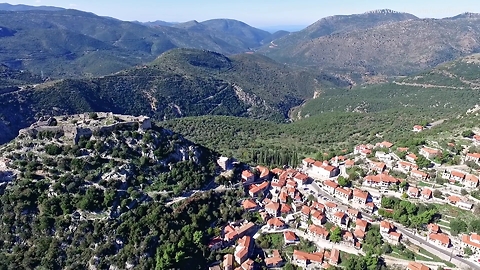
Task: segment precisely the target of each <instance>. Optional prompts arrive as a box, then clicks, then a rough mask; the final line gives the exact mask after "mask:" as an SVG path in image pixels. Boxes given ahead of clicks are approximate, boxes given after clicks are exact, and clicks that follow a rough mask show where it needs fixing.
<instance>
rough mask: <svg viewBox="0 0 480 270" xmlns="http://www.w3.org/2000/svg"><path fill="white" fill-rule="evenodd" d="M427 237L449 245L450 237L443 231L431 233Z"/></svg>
mask: <svg viewBox="0 0 480 270" xmlns="http://www.w3.org/2000/svg"><path fill="white" fill-rule="evenodd" d="M428 237H429V238H430V239H431V240H434V241H439V242H440V243H442V244H444V245H449V244H450V238H449V237H448V235H446V234H444V233H431V234H430V235H429V236H428Z"/></svg>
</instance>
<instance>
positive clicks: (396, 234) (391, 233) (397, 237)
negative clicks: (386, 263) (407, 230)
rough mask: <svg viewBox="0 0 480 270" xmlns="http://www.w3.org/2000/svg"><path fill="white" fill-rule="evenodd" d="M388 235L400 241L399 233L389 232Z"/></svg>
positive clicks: (400, 235)
mask: <svg viewBox="0 0 480 270" xmlns="http://www.w3.org/2000/svg"><path fill="white" fill-rule="evenodd" d="M388 234H389V235H391V236H393V237H395V238H396V239H400V237H402V234H401V233H399V232H389V233H388Z"/></svg>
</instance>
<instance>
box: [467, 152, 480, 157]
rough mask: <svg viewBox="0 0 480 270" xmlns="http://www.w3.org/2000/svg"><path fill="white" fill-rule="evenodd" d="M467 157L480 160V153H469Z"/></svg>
mask: <svg viewBox="0 0 480 270" xmlns="http://www.w3.org/2000/svg"><path fill="white" fill-rule="evenodd" d="M467 157H473V158H480V153H467Z"/></svg>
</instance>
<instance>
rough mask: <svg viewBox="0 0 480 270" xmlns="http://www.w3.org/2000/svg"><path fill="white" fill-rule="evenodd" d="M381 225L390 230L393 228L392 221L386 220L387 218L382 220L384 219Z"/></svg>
mask: <svg viewBox="0 0 480 270" xmlns="http://www.w3.org/2000/svg"><path fill="white" fill-rule="evenodd" d="M380 227H381V228H386V229H389V230H390V229H393V225H392V223H390V222H388V221H385V220H382V221H381V222H380Z"/></svg>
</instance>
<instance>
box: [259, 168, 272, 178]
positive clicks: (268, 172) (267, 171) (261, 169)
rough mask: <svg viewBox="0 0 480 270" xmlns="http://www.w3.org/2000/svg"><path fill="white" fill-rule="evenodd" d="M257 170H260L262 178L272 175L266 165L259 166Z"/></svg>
mask: <svg viewBox="0 0 480 270" xmlns="http://www.w3.org/2000/svg"><path fill="white" fill-rule="evenodd" d="M257 170H258V171H259V172H260V178H263V177H267V176H268V175H270V170H269V169H268V168H267V167H264V166H260V165H259V166H257Z"/></svg>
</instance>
